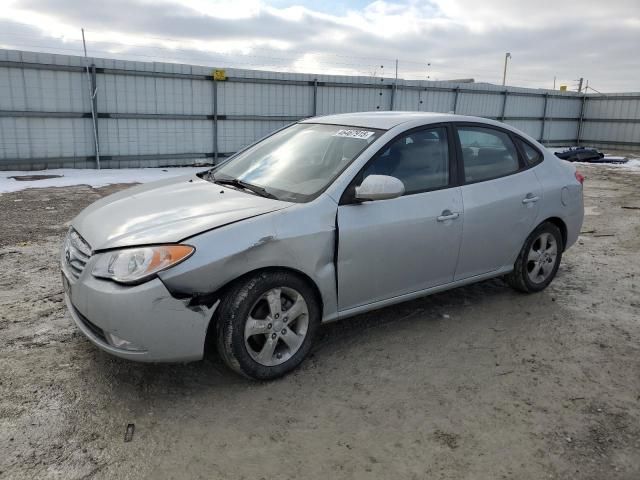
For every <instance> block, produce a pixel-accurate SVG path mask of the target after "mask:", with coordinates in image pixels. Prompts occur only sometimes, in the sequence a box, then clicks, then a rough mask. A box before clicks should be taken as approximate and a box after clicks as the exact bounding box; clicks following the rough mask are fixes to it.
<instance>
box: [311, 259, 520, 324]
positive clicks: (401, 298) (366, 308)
mask: <svg viewBox="0 0 640 480" xmlns="http://www.w3.org/2000/svg"><path fill="white" fill-rule="evenodd" d="M512 270H513V265H510V266H508V267H502V268H499V269H498V270H494V271H493V272H489V273H483V274H482V275H475V276H473V277H469V278H464V279H462V280H458V281H456V282H450V283H445V284H444V285H438V286H437V287H431V288H427V289H425V290H418V291H417V292H412V293H406V294H404V295H398V296H397V297H392V298H388V299H386V300H380V301H379V302H374V303H367V304H365V305H360V306H358V307H353V308H349V309H347V310H343V311H341V312H338V315H337V316H335V317H333V318H325V319H324V321H323V323H329V322H332V321H335V320H342V319H344V318H348V317H353V316H355V315H359V314H361V313H365V312H370V311H371V310H377V309H379V308H384V307H388V306H390V305H395V304H396V303H402V302H407V301H409V300H413V299H415V298H420V297H426V296H428V295H431V294H433V293H438V292H443V291H445V290H451V289H453V288H457V287H462V286H464V285H469V284H471V283H476V282H481V281H483V280H489V279H490V278H495V277H500V276H502V275H505V274H507V273H509V272H510V271H512Z"/></svg>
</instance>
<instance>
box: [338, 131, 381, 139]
mask: <svg viewBox="0 0 640 480" xmlns="http://www.w3.org/2000/svg"><path fill="white" fill-rule="evenodd" d="M374 133H375V132H370V131H369V130H353V129H342V130H338V131H337V132H336V133H334V134H333V136H334V137H346V138H361V139H363V140H366V139H367V138H369V137H371V135H373V134H374Z"/></svg>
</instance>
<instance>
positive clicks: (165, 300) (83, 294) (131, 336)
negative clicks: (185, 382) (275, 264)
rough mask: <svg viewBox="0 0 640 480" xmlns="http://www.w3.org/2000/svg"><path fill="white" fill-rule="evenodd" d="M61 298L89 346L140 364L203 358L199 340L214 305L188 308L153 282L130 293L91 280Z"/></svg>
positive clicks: (79, 283) (130, 289)
mask: <svg viewBox="0 0 640 480" xmlns="http://www.w3.org/2000/svg"><path fill="white" fill-rule="evenodd" d="M81 280H82V281H76V282H75V283H73V284H69V287H68V288H67V292H66V294H65V301H66V303H67V307H68V310H69V312H70V314H71V316H72V318H73V320H74V321H75V323H76V325H77V326H78V328H79V329H80V331H82V333H84V335H85V336H86V337H87V338H88V339H89V340H91V342H92V343H93V344H95V345H96V346H98V347H99V348H101V349H102V350H105V351H106V352H108V353H110V354H112V355H116V356H118V357H122V358H127V359H130V360H137V361H142V362H183V361H184V362H186V361H193V360H199V359H201V358H202V356H203V354H204V338H205V336H206V332H207V327H208V325H209V320H210V319H211V316H212V314H213V311H214V310H215V307H216V306H217V304H213V305H212V306H207V305H204V304H200V305H191V306H190V305H189V303H190V301H191V300H190V299H176V298H174V297H172V296H171V295H170V293H169V291H168V290H167V289H166V287H165V286H164V285H163V284H162V282H161V281H160V280H159V279H157V278H156V279H154V280H151V281H149V282H147V283H144V284H142V285H138V286H135V287H122V286H120V285H117V284H115V283H113V282H109V281H104V280H99V279H96V278H93V277H91V276H90V275H89V276H87V277H86V278H81Z"/></svg>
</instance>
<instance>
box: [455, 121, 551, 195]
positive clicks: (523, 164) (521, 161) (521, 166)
mask: <svg viewBox="0 0 640 480" xmlns="http://www.w3.org/2000/svg"><path fill="white" fill-rule="evenodd" d="M464 127H472V128H484V129H488V130H497V131H499V132H501V133H504V134H506V135H507V136H508V137H509V139H510V140H511V143H513V146H514V148H515V149H516V154H517V155H518V169H517V170H514V171H513V172H509V173H506V174H504V175H496V176H495V177H489V178H483V179H481V180H474V181H472V182H467V179H466V176H465V174H464V157H463V156H462V142H461V141H460V135H459V134H458V129H459V128H464ZM453 130H454V132H455V143H456V153H457V155H456V157H457V163H458V165H457V166H458V171H459V172H460V175H459V177H460V185H461V186H462V185H473V184H475V183H481V182H489V181H491V180H496V179H498V178H504V177H509V176H511V175H515V174H517V173H520V172H524V171H525V170H529V169H530V168H533V167H535V166H536V165H540V164H539V163H538V164H536V165H533V166H531V165H529V164H528V162H527V161H526V158H525V157H524V155H523V153H522V151H521V149H520V147H519V145H518V142H516V141H515V138H519V135H516V134H514V133H513V132H512V131H511V130H508V129H506V128H502V127H499V126H497V125H488V124H485V123H476V122H453ZM527 143H528V142H527ZM536 150H537V149H536Z"/></svg>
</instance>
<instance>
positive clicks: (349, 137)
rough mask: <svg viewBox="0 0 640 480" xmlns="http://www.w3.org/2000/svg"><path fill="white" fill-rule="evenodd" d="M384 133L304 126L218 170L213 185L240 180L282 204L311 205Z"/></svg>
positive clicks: (279, 134) (279, 135)
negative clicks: (288, 202) (290, 202)
mask: <svg viewBox="0 0 640 480" xmlns="http://www.w3.org/2000/svg"><path fill="white" fill-rule="evenodd" d="M381 133H382V132H381V131H380V130H374V129H367V128H358V127H345V126H340V125H321V124H314V123H298V124H295V125H292V126H291V127H288V128H285V129H284V130H281V131H279V132H277V133H275V134H273V135H271V136H270V137H268V138H266V139H265V140H263V141H262V142H260V143H257V144H256V145H254V146H253V147H251V148H249V149H248V150H246V151H245V152H242V153H240V154H238V155H237V156H235V157H234V158H232V159H230V160H229V161H228V162H225V163H223V164H221V165H220V166H219V167H217V168H214V170H213V171H212V173H213V181H216V182H217V181H220V182H223V181H226V182H227V183H229V184H232V183H230V182H229V181H230V180H239V181H240V182H235V185H236V186H241V183H242V184H244V185H245V186H250V187H259V188H258V189H256V188H253V191H254V193H256V194H259V193H260V189H262V191H263V192H264V194H265V196H270V197H274V198H277V199H279V200H289V201H294V202H307V201H309V200H312V199H313V198H315V197H316V196H317V195H319V194H320V193H321V192H322V191H324V189H326V188H327V187H328V186H329V185H330V184H331V182H333V180H335V179H336V177H337V176H338V175H340V173H342V171H343V170H344V169H345V168H346V167H347V166H348V165H349V164H350V163H351V162H352V161H353V160H354V159H355V158H356V157H357V156H358V155H359V154H360V153H361V152H362V151H363V150H364V149H365V148H366V147H367V146H368V145H370V144H371V143H373V141H374V140H375V139H376V138H378V137H379V136H380V134H381Z"/></svg>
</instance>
